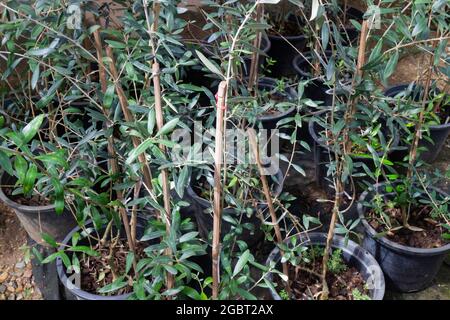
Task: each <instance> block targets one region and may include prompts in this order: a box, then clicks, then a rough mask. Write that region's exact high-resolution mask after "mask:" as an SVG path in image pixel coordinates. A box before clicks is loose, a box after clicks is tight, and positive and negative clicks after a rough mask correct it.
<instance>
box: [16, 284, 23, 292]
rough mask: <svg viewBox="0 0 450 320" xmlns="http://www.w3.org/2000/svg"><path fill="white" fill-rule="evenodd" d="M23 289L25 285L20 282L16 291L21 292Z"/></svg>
mask: <svg viewBox="0 0 450 320" xmlns="http://www.w3.org/2000/svg"><path fill="white" fill-rule="evenodd" d="M22 291H23V287H22V286H21V285H20V284H19V285H18V286H17V288H16V293H21V292H22Z"/></svg>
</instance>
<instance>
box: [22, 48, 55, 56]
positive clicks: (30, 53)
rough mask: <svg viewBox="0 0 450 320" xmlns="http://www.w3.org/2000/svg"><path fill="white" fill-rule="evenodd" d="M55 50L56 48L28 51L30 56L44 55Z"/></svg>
mask: <svg viewBox="0 0 450 320" xmlns="http://www.w3.org/2000/svg"><path fill="white" fill-rule="evenodd" d="M53 51H55V48H44V49H32V50H29V51H28V52H27V54H28V55H29V56H35V57H41V56H42V57H43V56H47V55H49V54H50V53H52V52H53Z"/></svg>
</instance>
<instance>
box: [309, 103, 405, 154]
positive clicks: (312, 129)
mask: <svg viewBox="0 0 450 320" xmlns="http://www.w3.org/2000/svg"><path fill="white" fill-rule="evenodd" d="M329 111H330V110H329V109H328V110H322V111H320V112H318V113H317V114H316V115H321V114H324V113H326V112H329ZM315 123H316V121H314V118H311V120H310V121H309V123H308V131H309V134H310V135H311V137H312V138H313V140H314V142H315V143H317V144H319V145H320V146H321V147H322V148H326V149H327V150H329V147H328V146H327V145H326V144H325V143H324V142H323V141H322V140H320V139H319V137H318V135H317V133H316V130H315V126H314V124H315ZM399 140H400V137H399V135H397V134H395V135H394V140H393V142H392V146H391V148H390V150H388V152H387V153H388V154H389V153H391V152H392V151H394V150H393V149H394V148H397V147H398V143H399ZM377 154H378V156H382V155H383V154H384V152H382V151H379V152H377ZM352 158H354V159H366V158H364V157H359V156H352Z"/></svg>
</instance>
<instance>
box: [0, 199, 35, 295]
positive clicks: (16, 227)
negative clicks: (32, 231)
mask: <svg viewBox="0 0 450 320" xmlns="http://www.w3.org/2000/svg"><path fill="white" fill-rule="evenodd" d="M26 245H27V234H26V232H25V230H23V228H22V226H21V225H20V222H19V220H18V219H17V217H16V215H15V214H14V212H13V211H12V210H11V209H9V208H8V207H6V206H5V205H3V204H2V203H0V300H40V299H42V297H41V293H40V291H39V289H38V288H37V287H36V284H35V282H34V277H33V271H32V267H31V262H30V261H29V259H28V258H27V257H26V254H25V250H26V249H25V247H26Z"/></svg>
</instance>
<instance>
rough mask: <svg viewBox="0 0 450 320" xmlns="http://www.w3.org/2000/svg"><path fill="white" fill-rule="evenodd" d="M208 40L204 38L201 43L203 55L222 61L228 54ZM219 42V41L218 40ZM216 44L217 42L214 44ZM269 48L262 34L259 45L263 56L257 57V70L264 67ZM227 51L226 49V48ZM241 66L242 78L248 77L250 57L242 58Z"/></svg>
mask: <svg viewBox="0 0 450 320" xmlns="http://www.w3.org/2000/svg"><path fill="white" fill-rule="evenodd" d="M208 38H209V37H206V38H204V39H203V40H202V41H201V45H202V47H203V49H204V51H205V53H206V54H207V55H208V56H209V57H212V58H215V59H220V60H223V55H225V54H227V53H228V52H225V51H224V49H222V48H220V49H219V48H217V47H216V46H215V45H214V42H215V41H213V42H211V43H209V42H208ZM219 40H220V39H219ZM216 43H217V42H216ZM270 47H271V43H270V40H269V38H268V37H267V35H265V34H263V36H262V37H261V45H260V47H259V48H260V50H261V51H262V53H263V54H260V55H259V70H260V71H261V70H262V69H263V68H264V66H265V65H266V56H267V53H268V52H269V50H270ZM227 49H228V48H227ZM242 59H243V64H242V75H243V76H244V77H248V76H249V75H250V68H251V64H252V59H251V56H243V57H242Z"/></svg>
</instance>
